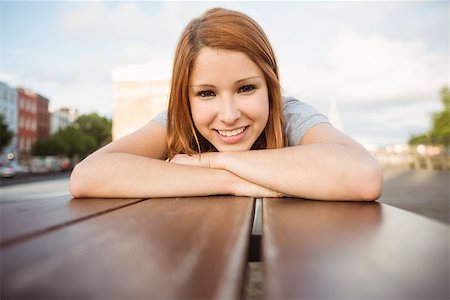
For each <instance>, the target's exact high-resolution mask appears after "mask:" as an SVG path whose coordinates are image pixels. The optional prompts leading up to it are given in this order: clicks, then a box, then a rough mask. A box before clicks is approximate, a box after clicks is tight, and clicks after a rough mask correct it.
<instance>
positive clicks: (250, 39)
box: [167, 8, 286, 159]
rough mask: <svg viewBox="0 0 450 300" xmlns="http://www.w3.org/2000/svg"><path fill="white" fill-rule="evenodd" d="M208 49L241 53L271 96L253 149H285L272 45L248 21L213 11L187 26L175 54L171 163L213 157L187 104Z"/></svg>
mask: <svg viewBox="0 0 450 300" xmlns="http://www.w3.org/2000/svg"><path fill="white" fill-rule="evenodd" d="M204 47H211V48H216V49H224V50H233V51H240V52H243V53H245V54H246V55H247V56H248V57H249V58H250V59H251V60H252V61H253V62H254V63H255V64H256V65H257V66H258V67H259V68H260V69H261V70H262V72H263V74H264V77H265V80H266V83H267V88H268V94H269V118H268V122H267V124H266V127H265V129H264V131H263V133H262V134H261V136H260V137H259V138H258V139H257V141H256V142H255V143H254V145H253V147H252V149H274V148H282V147H284V146H286V138H285V136H284V131H283V124H282V111H281V110H282V107H281V105H282V104H281V88H280V81H279V75H278V66H277V62H276V59H275V54H274V52H273V50H272V47H271V45H270V43H269V40H268V39H267V37H266V35H265V34H264V32H263V30H262V29H261V27H260V26H259V25H258V24H257V23H256V22H255V21H254V20H253V19H251V18H250V17H248V16H247V15H245V14H243V13H240V12H237V11H232V10H227V9H223V8H213V9H210V10H208V11H207V12H206V13H205V14H204V15H202V16H201V17H199V18H197V19H194V20H192V21H191V22H190V23H189V24H188V25H187V26H186V28H185V29H184V31H183V32H182V34H181V37H180V40H179V43H178V46H177V49H176V52H175V59H174V63H173V70H172V83H171V89H170V96H169V107H168V110H167V116H168V123H167V143H168V156H169V159H171V158H173V156H174V155H176V154H179V153H185V154H189V155H192V154H196V153H202V152H207V151H215V148H214V146H213V145H211V143H209V142H208V141H207V140H206V139H205V138H204V137H203V136H202V135H201V134H200V133H199V132H198V131H197V129H196V128H195V125H194V121H193V120H192V115H191V109H190V104H189V79H190V75H191V72H192V69H193V67H194V63H195V59H196V58H197V56H198V54H199V52H200V50H201V49H202V48H204Z"/></svg>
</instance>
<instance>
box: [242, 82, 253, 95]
mask: <svg viewBox="0 0 450 300" xmlns="http://www.w3.org/2000/svg"><path fill="white" fill-rule="evenodd" d="M255 89H256V86H254V85H251V84H250V85H244V86H241V87H240V88H239V90H238V93H244V94H250V93H251V92H253V91H254V90H255Z"/></svg>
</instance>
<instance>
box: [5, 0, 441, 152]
mask: <svg viewBox="0 0 450 300" xmlns="http://www.w3.org/2000/svg"><path fill="white" fill-rule="evenodd" d="M211 7H225V8H230V9H235V10H239V11H242V12H243V13H246V14H248V15H249V16H250V17H252V18H254V19H255V20H256V21H257V22H258V23H259V24H260V25H261V27H262V28H263V29H264V31H265V32H266V34H267V36H268V38H269V40H270V41H271V43H272V46H273V48H274V51H275V54H276V56H277V60H278V63H279V68H280V78H281V84H282V89H283V93H284V95H286V96H294V97H296V98H298V99H300V100H302V101H304V102H307V103H309V104H311V105H313V106H315V107H316V108H318V109H319V110H320V111H321V112H323V113H324V114H328V110H329V106H330V103H331V102H332V101H335V103H336V104H337V109H338V112H339V116H340V119H341V123H342V130H343V131H344V132H345V133H347V134H348V135H350V136H351V137H353V138H355V139H356V140H358V141H360V142H361V143H363V144H364V145H366V146H373V145H386V144H392V143H404V142H407V140H408V138H409V137H410V136H411V135H412V134H420V133H424V132H425V131H427V130H428V129H429V128H430V126H431V116H432V114H433V113H434V112H436V111H439V110H441V109H442V105H441V102H440V95H439V90H440V89H441V88H442V87H443V86H444V85H448V84H449V3H448V1H424V2H418V1H362V2H349V1H342V2H341V1H306V2H279V1H277V2H266V1H263V2H260V1H251V2H217V1H216V2H129V1H116V2H101V1H100V2H66V1H62V2H21V1H1V2H0V81H3V82H5V83H7V84H8V85H10V86H12V87H18V86H22V87H25V88H29V89H32V90H34V91H36V92H38V93H40V94H42V95H43V96H45V97H47V98H49V99H50V103H51V106H52V107H53V108H58V107H62V106H65V107H67V106H68V107H74V108H78V109H79V111H80V112H81V113H89V112H94V111H95V112H98V113H99V114H101V115H105V116H108V117H111V116H112V114H113V107H114V98H113V81H112V70H113V69H114V68H116V67H121V66H126V65H131V64H142V63H147V62H168V64H169V65H170V64H171V61H172V59H173V55H174V52H175V47H176V43H177V40H178V37H179V35H180V33H181V31H182V29H183V28H184V26H186V24H187V23H188V22H189V21H190V20H191V19H193V18H195V17H197V16H199V15H201V14H202V13H203V12H204V11H205V10H206V9H208V8H211ZM161 74H167V72H166V71H161Z"/></svg>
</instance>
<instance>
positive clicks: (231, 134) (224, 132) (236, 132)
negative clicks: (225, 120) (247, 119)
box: [217, 127, 245, 136]
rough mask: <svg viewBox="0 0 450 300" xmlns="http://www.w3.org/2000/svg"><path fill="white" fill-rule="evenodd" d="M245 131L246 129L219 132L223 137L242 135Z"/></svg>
mask: <svg viewBox="0 0 450 300" xmlns="http://www.w3.org/2000/svg"><path fill="white" fill-rule="evenodd" d="M244 130H245V127H241V128H239V129H235V130H217V131H218V132H219V133H220V135H223V136H235V135H238V134H240V133H242V132H243V131H244Z"/></svg>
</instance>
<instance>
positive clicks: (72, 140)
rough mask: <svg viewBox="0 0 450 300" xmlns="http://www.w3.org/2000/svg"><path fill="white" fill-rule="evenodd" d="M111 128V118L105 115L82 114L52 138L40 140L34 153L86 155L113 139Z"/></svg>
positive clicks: (70, 155)
mask: <svg viewBox="0 0 450 300" xmlns="http://www.w3.org/2000/svg"><path fill="white" fill-rule="evenodd" d="M111 128H112V122H111V120H109V119H107V118H105V117H101V116H99V115H97V114H96V113H92V114H89V115H82V116H80V117H78V119H77V120H76V121H75V122H74V124H72V125H70V126H68V127H66V128H64V129H61V130H59V131H58V132H57V133H55V134H54V135H52V136H51V137H50V138H47V139H40V140H38V141H37V142H36V144H35V146H34V148H33V154H34V155H42V156H44V155H64V156H67V157H71V158H72V157H74V156H79V157H85V156H87V155H89V154H90V153H92V152H94V151H95V150H97V149H99V148H100V147H102V146H104V145H106V144H107V143H109V142H110V141H111Z"/></svg>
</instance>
